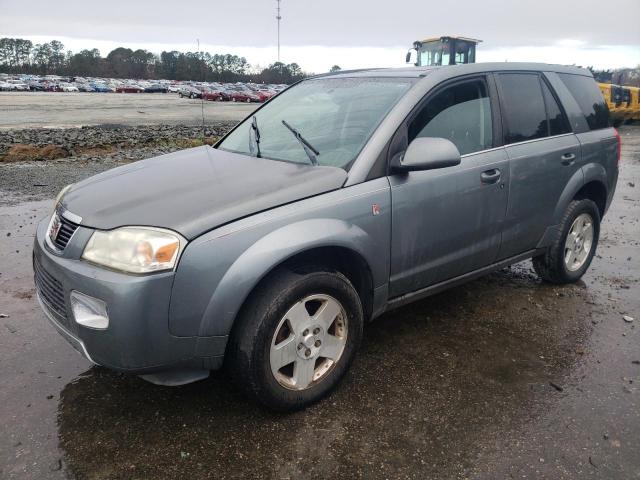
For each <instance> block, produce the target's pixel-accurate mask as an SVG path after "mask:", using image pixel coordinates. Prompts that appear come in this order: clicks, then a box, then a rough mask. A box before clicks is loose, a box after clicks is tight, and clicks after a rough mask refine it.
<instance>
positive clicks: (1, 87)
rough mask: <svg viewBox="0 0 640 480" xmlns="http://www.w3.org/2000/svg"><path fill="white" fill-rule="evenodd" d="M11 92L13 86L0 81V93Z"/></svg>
mask: <svg viewBox="0 0 640 480" xmlns="http://www.w3.org/2000/svg"><path fill="white" fill-rule="evenodd" d="M11 90H13V86H12V85H11V84H10V83H8V82H4V81H0V92H9V91H11Z"/></svg>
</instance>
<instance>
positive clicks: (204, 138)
mask: <svg viewBox="0 0 640 480" xmlns="http://www.w3.org/2000/svg"><path fill="white" fill-rule="evenodd" d="M196 42H198V58H199V59H200V66H201V70H202V78H203V80H204V79H206V71H205V69H204V60H203V59H202V55H200V39H199V38H196ZM200 110H201V112H202V144H203V145H205V140H206V134H205V127H204V92H203V91H202V90H200Z"/></svg>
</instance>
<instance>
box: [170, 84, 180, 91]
mask: <svg viewBox="0 0 640 480" xmlns="http://www.w3.org/2000/svg"><path fill="white" fill-rule="evenodd" d="M180 88H182V85H178V84H171V85H169V86H167V91H168V92H169V93H178V92H179V91H180Z"/></svg>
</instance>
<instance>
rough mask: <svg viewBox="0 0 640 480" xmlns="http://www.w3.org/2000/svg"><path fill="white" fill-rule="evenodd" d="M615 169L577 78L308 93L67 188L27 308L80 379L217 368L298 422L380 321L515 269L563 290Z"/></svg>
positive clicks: (498, 73) (608, 141) (611, 147)
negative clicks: (89, 367) (367, 327)
mask: <svg viewBox="0 0 640 480" xmlns="http://www.w3.org/2000/svg"><path fill="white" fill-rule="evenodd" d="M619 156H620V139H619V137H618V135H617V132H616V131H615V130H614V129H613V128H610V126H609V114H608V110H607V106H606V104H605V102H604V100H603V98H602V96H601V94H600V91H599V89H598V87H597V86H596V83H595V82H594V80H593V78H592V76H591V74H590V73H589V72H588V71H587V70H583V69H580V68H575V67H563V66H555V65H541V64H516V63H486V64H474V65H459V66H446V67H439V68H410V69H398V70H396V69H392V70H366V71H354V72H340V73H337V74H333V75H325V76H318V77H314V78H310V79H307V80H304V81H302V82H300V83H298V84H297V85H295V86H293V87H291V88H289V89H287V90H286V91H285V92H283V93H281V94H280V95H278V96H276V97H275V98H274V99H273V100H271V101H270V102H268V103H266V104H265V105H264V106H262V107H261V108H259V109H258V110H256V111H255V113H254V114H252V115H251V116H250V117H249V118H247V119H246V120H244V121H243V122H242V123H240V124H239V125H238V126H237V127H235V129H233V130H232V131H231V132H230V133H229V134H228V135H227V136H226V137H224V138H223V139H222V140H221V141H220V142H219V143H218V144H217V145H215V146H214V147H213V148H211V147H208V146H205V147H199V148H194V149H190V150H185V151H181V152H176V153H172V154H169V155H163V156H161V157H158V158H153V159H149V160H145V161H141V162H137V163H134V164H131V165H127V166H124V167H120V168H116V169H114V170H111V171H108V172H105V173H102V174H99V175H96V176H95V177H92V178H89V179H87V180H84V181H82V182H80V183H77V184H74V185H72V186H69V187H67V188H65V189H64V190H63V191H62V192H61V193H60V195H59V196H58V199H57V201H56V205H55V211H54V212H53V214H52V216H51V217H50V218H47V219H46V220H44V221H43V222H41V223H40V225H39V226H38V230H37V235H36V240H35V245H34V253H33V264H34V270H35V283H36V286H37V292H38V299H39V301H40V303H41V306H42V309H43V310H44V312H45V313H46V315H47V316H48V318H49V319H50V321H51V322H52V324H53V325H54V327H55V328H56V329H57V330H58V331H59V333H60V334H61V335H62V336H64V337H65V338H66V339H67V340H68V341H69V343H71V344H72V345H73V346H74V347H75V348H76V349H77V350H78V351H80V352H81V353H82V354H83V355H84V356H85V357H87V358H88V359H89V360H90V361H92V362H94V363H96V364H99V365H104V366H106V367H109V368H112V369H116V370H120V371H125V372H131V373H135V374H139V375H142V376H143V377H144V378H146V379H148V380H150V381H153V382H156V383H160V384H164V385H178V384H182V383H186V382H189V381H194V380H197V379H200V378H204V377H206V376H207V375H208V374H209V371H210V370H215V369H218V368H220V367H222V366H223V365H224V366H225V367H226V369H227V371H228V372H229V374H230V377H231V379H232V380H233V381H234V382H235V383H237V384H238V385H239V386H240V387H241V388H242V389H243V390H244V391H245V392H247V394H249V395H250V396H252V397H253V398H255V399H257V400H258V401H260V402H263V403H264V404H266V405H267V406H269V407H271V408H274V409H280V410H291V409H296V408H301V407H303V406H305V405H308V404H309V403H311V402H313V401H316V400H318V399H319V398H321V397H323V396H324V395H326V394H327V393H328V392H329V391H330V390H331V389H332V388H333V387H334V386H335V385H336V384H337V383H338V382H339V380H340V379H341V377H342V376H343V375H344V374H345V372H346V370H347V369H348V367H349V365H350V363H351V361H352V360H353V358H354V355H355V352H356V350H357V348H358V345H359V344H360V340H361V338H362V331H363V325H364V323H365V322H367V321H368V320H371V319H373V318H375V317H377V316H379V315H381V314H382V313H383V312H386V311H388V310H390V309H392V308H395V307H398V306H401V305H404V304H406V303H408V302H412V301H414V300H417V299H420V298H424V297H426V296H428V295H432V294H434V293H437V292H439V291H441V290H443V289H445V288H449V287H452V286H455V285H458V284H460V283H462V282H465V281H468V280H470V279H473V278H475V277H477V276H479V275H482V274H485V273H487V272H490V271H492V270H495V269H498V268H501V267H504V266H506V265H509V264H512V263H514V262H519V261H521V260H524V259H528V258H531V259H533V265H534V267H535V269H536V271H537V272H538V273H539V274H540V276H541V277H542V278H543V279H544V280H546V281H549V282H553V283H557V284H563V283H570V282H575V281H577V280H578V279H579V278H580V277H581V276H582V275H583V274H584V273H585V271H586V270H587V268H588V267H589V264H590V262H591V260H592V258H593V256H594V253H595V250H596V246H597V243H598V236H599V233H600V230H599V229H600V220H601V219H602V216H603V215H604V214H605V212H606V211H607V208H608V206H609V204H610V203H611V199H612V197H613V194H614V190H615V186H616V181H617V177H618V161H619Z"/></svg>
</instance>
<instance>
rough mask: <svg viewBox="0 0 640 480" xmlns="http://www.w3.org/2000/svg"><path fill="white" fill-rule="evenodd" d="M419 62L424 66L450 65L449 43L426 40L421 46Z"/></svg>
mask: <svg viewBox="0 0 640 480" xmlns="http://www.w3.org/2000/svg"><path fill="white" fill-rule="evenodd" d="M419 55H420V58H419V64H420V65H421V66H424V67H431V66H440V65H449V44H448V43H441V42H440V40H438V41H435V42H425V43H423V44H422V47H420V52H419Z"/></svg>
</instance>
